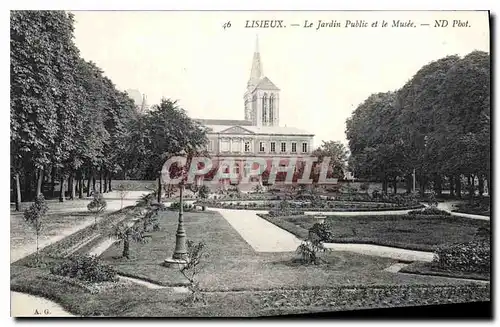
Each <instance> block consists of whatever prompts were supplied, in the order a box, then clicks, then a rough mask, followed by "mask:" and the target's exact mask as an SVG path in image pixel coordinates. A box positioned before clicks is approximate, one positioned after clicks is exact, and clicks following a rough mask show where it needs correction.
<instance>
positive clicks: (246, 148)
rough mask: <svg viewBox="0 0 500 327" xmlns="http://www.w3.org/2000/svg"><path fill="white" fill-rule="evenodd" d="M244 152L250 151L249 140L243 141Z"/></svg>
mask: <svg viewBox="0 0 500 327" xmlns="http://www.w3.org/2000/svg"><path fill="white" fill-rule="evenodd" d="M245 152H250V142H245Z"/></svg>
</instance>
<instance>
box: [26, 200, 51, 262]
mask: <svg viewBox="0 0 500 327" xmlns="http://www.w3.org/2000/svg"><path fill="white" fill-rule="evenodd" d="M48 210H49V207H48V205H47V203H46V202H45V198H44V197H43V195H42V194H40V195H38V196H37V197H36V199H35V202H34V203H33V204H32V205H31V206H30V207H29V208H28V209H26V211H25V212H24V219H25V220H26V222H27V223H28V224H29V225H30V226H31V227H32V228H33V229H34V230H35V236H36V264H38V263H39V253H38V252H39V251H38V250H39V245H38V238H39V236H40V232H41V231H42V226H43V218H44V217H45V215H46V214H47V211H48Z"/></svg>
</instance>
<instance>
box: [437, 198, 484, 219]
mask: <svg viewBox="0 0 500 327" xmlns="http://www.w3.org/2000/svg"><path fill="white" fill-rule="evenodd" d="M458 203H460V201H445V202H438V206H437V207H438V209H441V210H444V211H448V212H449V213H451V215H452V216H458V217H464V218H470V219H481V220H490V217H488V216H482V215H473V214H470V213H461V212H452V211H451V210H453V206H454V205H455V204H458Z"/></svg>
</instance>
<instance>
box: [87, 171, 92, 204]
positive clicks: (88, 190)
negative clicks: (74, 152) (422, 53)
mask: <svg viewBox="0 0 500 327" xmlns="http://www.w3.org/2000/svg"><path fill="white" fill-rule="evenodd" d="M91 179H92V172H91V171H90V169H89V175H88V177H87V197H89V196H90V180H91Z"/></svg>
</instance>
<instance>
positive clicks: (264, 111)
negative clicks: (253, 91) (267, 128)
mask: <svg viewBox="0 0 500 327" xmlns="http://www.w3.org/2000/svg"><path fill="white" fill-rule="evenodd" d="M268 109H269V108H268V102H267V93H264V96H263V97H262V122H263V123H264V124H265V123H267V112H268Z"/></svg>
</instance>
